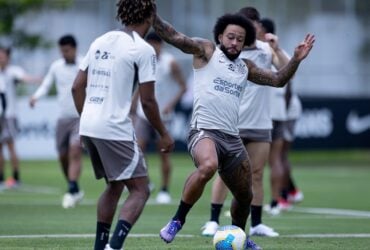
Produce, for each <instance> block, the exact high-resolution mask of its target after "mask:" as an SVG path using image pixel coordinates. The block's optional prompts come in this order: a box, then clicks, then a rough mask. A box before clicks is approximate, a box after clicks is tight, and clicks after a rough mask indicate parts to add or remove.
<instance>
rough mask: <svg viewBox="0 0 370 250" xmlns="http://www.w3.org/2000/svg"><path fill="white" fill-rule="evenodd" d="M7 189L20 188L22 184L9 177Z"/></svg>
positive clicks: (6, 184)
mask: <svg viewBox="0 0 370 250" xmlns="http://www.w3.org/2000/svg"><path fill="white" fill-rule="evenodd" d="M5 186H6V188H9V189H12V188H18V187H19V186H20V182H19V181H17V180H15V179H14V178H13V177H9V178H8V179H6V181H5Z"/></svg>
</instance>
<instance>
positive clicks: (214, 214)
mask: <svg viewBox="0 0 370 250" xmlns="http://www.w3.org/2000/svg"><path fill="white" fill-rule="evenodd" d="M222 206H223V204H215V203H211V221H215V222H217V224H219V221H220V213H221V209H222Z"/></svg>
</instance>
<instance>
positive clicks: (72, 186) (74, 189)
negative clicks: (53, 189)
mask: <svg viewBox="0 0 370 250" xmlns="http://www.w3.org/2000/svg"><path fill="white" fill-rule="evenodd" d="M79 191H80V189H79V188H78V183H77V181H68V192H69V193H71V194H75V193H78V192H79Z"/></svg>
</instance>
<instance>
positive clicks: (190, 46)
mask: <svg viewBox="0 0 370 250" xmlns="http://www.w3.org/2000/svg"><path fill="white" fill-rule="evenodd" d="M153 28H154V30H155V32H156V33H157V34H158V35H159V36H160V37H161V38H162V39H163V40H165V41H166V42H167V43H169V44H172V45H173V46H175V47H176V48H178V49H180V50H182V51H183V52H184V53H187V54H193V55H198V56H202V55H204V48H203V47H202V46H201V44H200V43H199V42H197V41H195V40H193V39H191V38H190V37H187V36H185V35H184V34H182V33H180V32H177V31H176V30H175V28H174V27H173V26H172V25H170V24H169V23H168V22H166V21H164V20H163V19H162V18H161V17H159V16H158V15H157V16H156V18H155V20H154V23H153Z"/></svg>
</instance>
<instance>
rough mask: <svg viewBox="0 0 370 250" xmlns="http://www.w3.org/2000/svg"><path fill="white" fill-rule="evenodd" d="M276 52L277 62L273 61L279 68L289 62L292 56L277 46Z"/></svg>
mask: <svg viewBox="0 0 370 250" xmlns="http://www.w3.org/2000/svg"><path fill="white" fill-rule="evenodd" d="M274 52H275V56H276V63H275V62H273V63H274V66H275V67H276V68H277V69H278V70H279V69H281V68H282V67H284V66H285V65H287V64H288V63H289V60H290V58H289V57H288V56H287V55H286V54H285V53H284V51H283V50H282V49H280V48H276V49H275V50H274Z"/></svg>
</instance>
